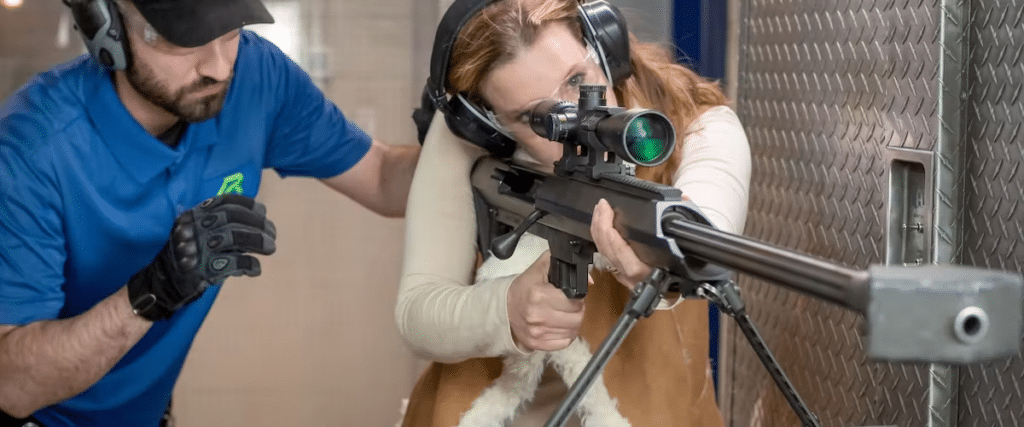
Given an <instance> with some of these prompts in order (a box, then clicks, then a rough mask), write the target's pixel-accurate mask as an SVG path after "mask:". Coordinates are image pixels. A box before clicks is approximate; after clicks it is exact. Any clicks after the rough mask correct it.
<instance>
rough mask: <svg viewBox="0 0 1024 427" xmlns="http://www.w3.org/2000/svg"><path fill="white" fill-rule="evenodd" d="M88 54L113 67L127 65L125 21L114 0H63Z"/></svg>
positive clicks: (106, 65)
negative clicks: (69, 10)
mask: <svg viewBox="0 0 1024 427" xmlns="http://www.w3.org/2000/svg"><path fill="white" fill-rule="evenodd" d="M64 4H66V5H67V6H68V8H70V9H71V16H72V17H73V18H74V20H75V29H76V30H78V33H79V34H81V35H82V41H84V42H85V47H86V48H87V49H88V50H89V53H90V54H91V55H92V56H93V57H94V58H96V60H97V61H99V62H100V64H103V66H104V67H107V68H109V69H111V70H123V69H125V68H127V67H128V49H127V46H128V44H127V42H126V34H125V31H124V21H122V20H121V14H120V12H118V10H117V6H116V5H114V2H113V0H64Z"/></svg>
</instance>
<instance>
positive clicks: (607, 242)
mask: <svg viewBox="0 0 1024 427" xmlns="http://www.w3.org/2000/svg"><path fill="white" fill-rule="evenodd" d="M614 222H615V211H614V210H612V207H611V205H609V204H608V202H607V201H606V200H604V199H601V201H600V202H598V203H597V206H594V218H593V221H591V223H590V235H591V236H592V237H593V238H594V244H595V245H596V246H597V251H598V252H600V253H601V255H603V256H604V257H605V258H606V259H607V260H608V262H609V263H610V264H611V268H610V269H609V270H608V271H610V272H611V273H612V274H613V275H614V276H615V278H616V279H618V280H619V283H622V284H623V285H624V286H625V287H627V288H629V289H630V290H632V289H633V287H634V286H636V284H637V283H638V282H640V281H641V280H644V279H646V278H647V276H648V275H649V274H651V266H649V265H647V264H645V263H644V262H643V261H640V258H638V257H637V256H636V252H634V251H633V248H631V247H630V246H629V243H627V242H626V239H624V238H622V235H621V234H619V231H618V230H616V229H615V226H614Z"/></svg>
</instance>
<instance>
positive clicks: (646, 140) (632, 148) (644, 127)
mask: <svg viewBox="0 0 1024 427" xmlns="http://www.w3.org/2000/svg"><path fill="white" fill-rule="evenodd" d="M659 130H660V132H659ZM665 133H666V132H665V131H664V129H658V126H656V125H655V124H653V123H651V119H650V118H648V117H646V116H640V117H637V118H635V119H634V120H633V122H632V123H630V124H629V127H628V128H627V129H626V135H625V137H626V148H627V149H628V150H629V153H630V154H632V155H633V157H634V158H635V159H636V160H637V161H639V162H640V163H641V164H650V163H653V162H655V161H657V160H659V159H661V158H662V157H663V156H665V155H666V150H667V148H668V147H669V146H670V143H669V142H668V141H666V140H665V136H666V135H665Z"/></svg>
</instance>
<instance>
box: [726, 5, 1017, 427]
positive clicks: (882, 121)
mask: <svg viewBox="0 0 1024 427" xmlns="http://www.w3.org/2000/svg"><path fill="white" fill-rule="evenodd" d="M743 7H744V11H743V21H742V22H743V25H744V28H743V31H744V36H743V37H742V39H741V46H740V52H741V53H740V54H741V58H740V65H739V67H740V70H739V82H738V84H739V92H738V99H737V108H738V112H739V114H740V117H741V119H742V120H743V122H744V125H745V127H746V129H747V134H748V136H749V138H750V143H751V149H752V154H753V161H754V163H753V172H754V175H753V178H752V181H751V192H750V193H751V202H750V213H749V216H748V221H747V228H746V234H747V235H749V236H751V237H754V238H757V239H761V240H765V241H768V242H772V243H774V244H776V245H780V246H783V247H786V248H788V249H792V250H795V251H799V252H803V253H809V254H813V255H817V256H820V257H823V258H826V259H828V260H831V261H833V262H837V263H840V264H844V265H847V266H850V267H854V268H866V267H867V266H868V265H869V264H874V263H881V262H883V261H884V257H885V214H886V213H885V203H886V202H885V197H886V194H887V184H886V182H885V168H886V164H885V152H886V149H887V147H902V148H912V149H920V150H931V149H932V148H933V144H934V143H935V140H936V136H937V130H936V127H937V121H936V110H937V105H938V103H937V95H936V94H937V93H938V92H937V91H938V85H937V83H936V78H937V73H938V61H939V58H938V52H939V48H938V47H939V46H938V41H937V40H938V33H939V31H938V29H939V19H940V18H939V17H940V14H939V10H940V8H939V5H938V2H937V1H921V0H918V1H909V0H879V1H870V0H864V1H843V0H809V1H802V2H785V1H778V0H748V1H745V2H744V4H743ZM1022 209H1024V207H1022ZM740 286H741V287H742V290H743V292H744V297H745V300H746V302H747V307H748V311H749V312H750V313H751V316H752V318H753V321H754V322H755V324H756V325H757V326H758V327H759V328H760V329H761V330H762V333H763V334H764V336H765V339H766V341H767V343H768V345H769V347H770V348H771V349H772V350H773V351H774V352H776V355H777V356H778V358H779V359H780V361H781V362H782V364H783V369H784V370H786V372H787V373H788V374H789V375H790V377H791V378H792V380H793V383H794V385H795V386H796V387H797V390H798V391H799V392H800V393H801V395H802V396H803V397H804V399H805V400H806V401H807V403H808V405H809V406H810V409H811V410H812V411H813V412H814V413H815V414H816V415H817V416H818V417H819V419H820V420H821V421H822V425H824V426H863V425H899V426H923V425H924V424H925V420H926V415H927V414H926V410H927V398H928V392H927V384H928V370H927V369H926V366H925V365H911V364H887V363H878V362H872V361H868V360H867V358H866V355H865V349H864V347H863V344H862V341H861V337H860V329H861V328H862V319H861V317H860V316H859V315H857V314H855V313H853V312H850V311H847V310H845V309H842V308H838V307H837V306H834V305H831V304H828V303H824V302H821V301H819V300H816V299H813V298H810V297H806V296H803V295H800V294H797V293H794V292H791V291H788V290H785V289H783V288H781V287H779V286H777V285H775V284H768V283H763V282H760V281H758V280H754V279H752V278H749V277H742V278H741V280H740ZM725 324H726V325H729V327H730V328H732V329H731V330H730V331H729V334H730V335H729V338H728V341H727V344H726V345H727V348H726V350H725V353H726V354H727V356H725V357H726V358H727V359H726V360H725V363H726V364H727V365H726V366H725V367H724V368H723V372H724V376H725V377H724V380H723V383H724V384H728V386H727V387H728V389H727V390H728V391H727V394H728V396H726V397H724V398H723V399H722V403H723V408H722V409H723V412H725V414H726V417H727V419H728V420H730V422H731V425H733V426H793V425H798V422H797V419H796V417H795V415H794V414H793V412H792V410H791V409H790V408H789V406H788V405H787V404H786V401H785V400H784V398H783V397H782V395H781V394H780V393H779V392H778V391H777V388H776V386H775V384H774V383H773V382H772V381H771V379H770V377H769V376H768V374H767V373H766V372H765V369H764V368H763V367H762V365H761V364H760V362H759V361H758V359H757V358H756V356H755V355H754V353H753V351H751V350H750V347H749V345H748V344H747V342H746V341H745V340H744V339H743V336H742V334H740V333H739V332H738V331H736V329H735V326H734V325H733V324H732V323H731V322H726V323H725Z"/></svg>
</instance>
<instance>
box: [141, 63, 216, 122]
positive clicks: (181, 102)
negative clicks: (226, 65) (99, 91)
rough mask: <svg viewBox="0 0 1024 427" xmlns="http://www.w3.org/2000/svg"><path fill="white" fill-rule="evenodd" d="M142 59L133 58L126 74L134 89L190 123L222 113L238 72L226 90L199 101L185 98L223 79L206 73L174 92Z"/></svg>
mask: <svg viewBox="0 0 1024 427" xmlns="http://www.w3.org/2000/svg"><path fill="white" fill-rule="evenodd" d="M140 62H142V61H130V63H129V65H128V69H127V70H126V73H125V74H126V75H127V77H128V84H130V85H132V88H134V89H135V91H136V92H138V93H139V94H141V95H142V97H143V98H145V99H146V100H148V101H149V102H152V103H153V104H154V105H156V106H158V107H160V108H163V109H164V110H166V111H167V112H168V113H171V114H173V115H175V116H177V117H178V118H179V119H181V120H184V121H186V122H190V123H197V122H201V121H204V120H207V119H210V118H213V117H214V116H216V115H217V114H218V113H220V109H221V107H223V106H224V97H225V96H226V95H227V92H228V87H230V86H231V79H232V77H234V71H232V73H231V75H229V76H228V78H227V79H225V80H224V81H223V84H224V89H223V90H221V91H219V92H217V93H214V94H211V95H207V96H204V97H202V98H199V99H197V100H193V101H185V97H186V96H187V95H189V94H191V93H192V92H195V91H197V90H200V89H204V88H206V87H207V86H211V85H215V84H218V83H220V82H219V81H217V80H215V79H212V78H210V77H205V76H204V77H201V78H200V79H199V80H197V81H195V82H194V83H192V84H190V85H188V86H186V87H183V88H181V89H178V90H177V91H175V92H174V93H171V91H170V90H169V89H167V87H166V86H164V85H163V84H161V83H160V82H159V81H157V79H156V73H154V72H153V69H152V68H149V66H148V65H145V64H140Z"/></svg>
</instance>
